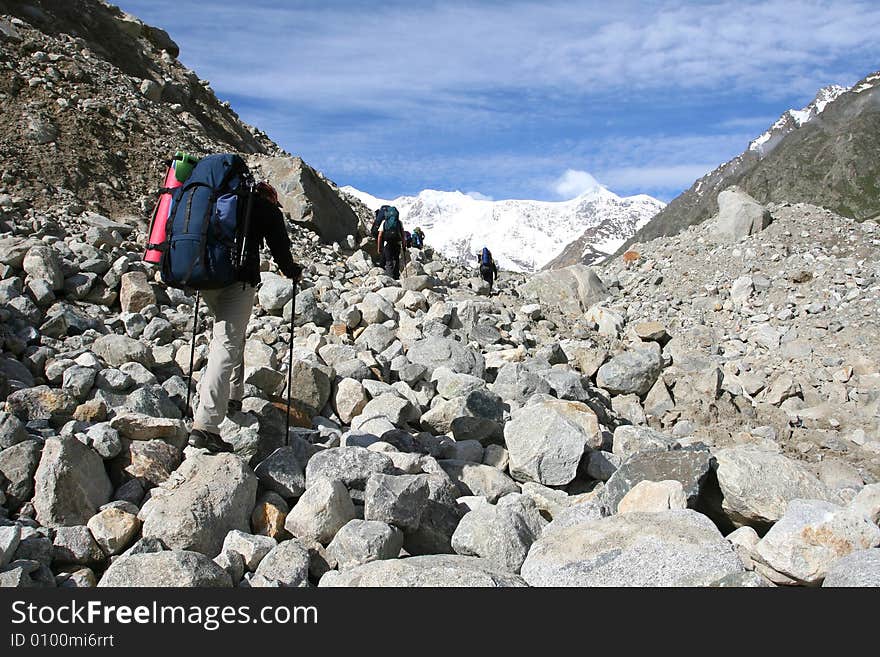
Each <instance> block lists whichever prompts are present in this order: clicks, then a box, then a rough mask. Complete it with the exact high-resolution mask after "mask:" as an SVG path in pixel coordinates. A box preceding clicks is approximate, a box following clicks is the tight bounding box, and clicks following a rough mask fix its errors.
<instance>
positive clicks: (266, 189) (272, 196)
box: [257, 180, 281, 208]
mask: <svg viewBox="0 0 880 657" xmlns="http://www.w3.org/2000/svg"><path fill="white" fill-rule="evenodd" d="M257 194H259V195H260V196H262V197H263V198H264V199H266V200H267V201H269V203H271V204H272V205H275V206H277V207H279V208H280V207H281V203H279V202H278V192H277V191H275V188H274V187H272V185H270V184H269V181H268V180H261V181H260V182H258V183H257Z"/></svg>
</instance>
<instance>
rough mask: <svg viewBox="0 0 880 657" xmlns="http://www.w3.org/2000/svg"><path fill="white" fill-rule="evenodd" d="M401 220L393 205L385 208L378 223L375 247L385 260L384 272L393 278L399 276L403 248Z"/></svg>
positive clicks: (395, 278)
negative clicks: (382, 216)
mask: <svg viewBox="0 0 880 657" xmlns="http://www.w3.org/2000/svg"><path fill="white" fill-rule="evenodd" d="M403 233H404V230H403V222H402V221H400V213H398V211H397V208H395V207H394V206H389V207H388V209H387V210H385V218H384V219H383V220H382V223H381V224H380V225H379V233H378V237H377V249H378V250H379V255H380V257H382V258H383V259H384V261H385V274H386V275H387V276H390V277H391V278H393V279H394V280H397V279H398V278H400V261H401V256H402V255H403V249H404V244H405V241H404V235H403Z"/></svg>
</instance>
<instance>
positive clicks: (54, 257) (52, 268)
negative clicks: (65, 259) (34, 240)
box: [22, 245, 64, 292]
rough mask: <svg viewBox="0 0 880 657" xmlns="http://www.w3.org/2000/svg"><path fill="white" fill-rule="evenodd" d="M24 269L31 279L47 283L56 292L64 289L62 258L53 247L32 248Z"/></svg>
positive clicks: (25, 258) (23, 266)
mask: <svg viewBox="0 0 880 657" xmlns="http://www.w3.org/2000/svg"><path fill="white" fill-rule="evenodd" d="M22 268H23V269H24V272H25V273H26V274H27V275H28V277H29V278H31V279H36V280H43V281H46V283H48V285H49V287H50V288H51V289H52V291H54V292H60V291H61V290H63V289H64V272H63V271H62V269H61V258H60V257H59V256H58V253H57V252H56V251H55V250H54V249H53V248H52V247H51V246H45V245H38V246H34V247H31V249H30V250H29V251H28V252H27V255H26V256H25V257H24V260H23V262H22Z"/></svg>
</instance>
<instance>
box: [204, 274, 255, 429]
mask: <svg viewBox="0 0 880 657" xmlns="http://www.w3.org/2000/svg"><path fill="white" fill-rule="evenodd" d="M255 292H256V289H255V288H254V287H253V286H252V285H245V286H244V287H242V284H241V283H235V284H233V285H230V286H229V287H224V288H222V289H219V290H204V291H202V298H203V299H204V300H205V304H206V305H207V306H208V308H209V309H210V311H211V313H213V315H214V331H213V335H212V337H211V348H210V351H209V352H208V368H207V369H206V370H205V373H204V374H202V378H201V380H200V381H199V409H198V410H197V411H196V414H195V417H194V419H193V429H201V430H202V431H210V432H211V433H220V424H221V423H222V422H223V419H224V418H225V417H226V406H227V404H228V402H229V400H230V399H238V400H240V399H241V398H242V395H243V394H244V342H245V337H246V333H247V326H248V322H249V321H250V318H251V311H252V310H253V309H254V293H255Z"/></svg>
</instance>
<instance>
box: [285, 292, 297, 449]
mask: <svg viewBox="0 0 880 657" xmlns="http://www.w3.org/2000/svg"><path fill="white" fill-rule="evenodd" d="M290 304H291V305H290V342H289V343H288V345H287V416H286V418H285V420H284V440H285V444H287V443H289V442H290V383H291V381H292V379H293V322H294V319H295V318H296V283H294V284H293V299H292V300H291V302H290Z"/></svg>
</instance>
